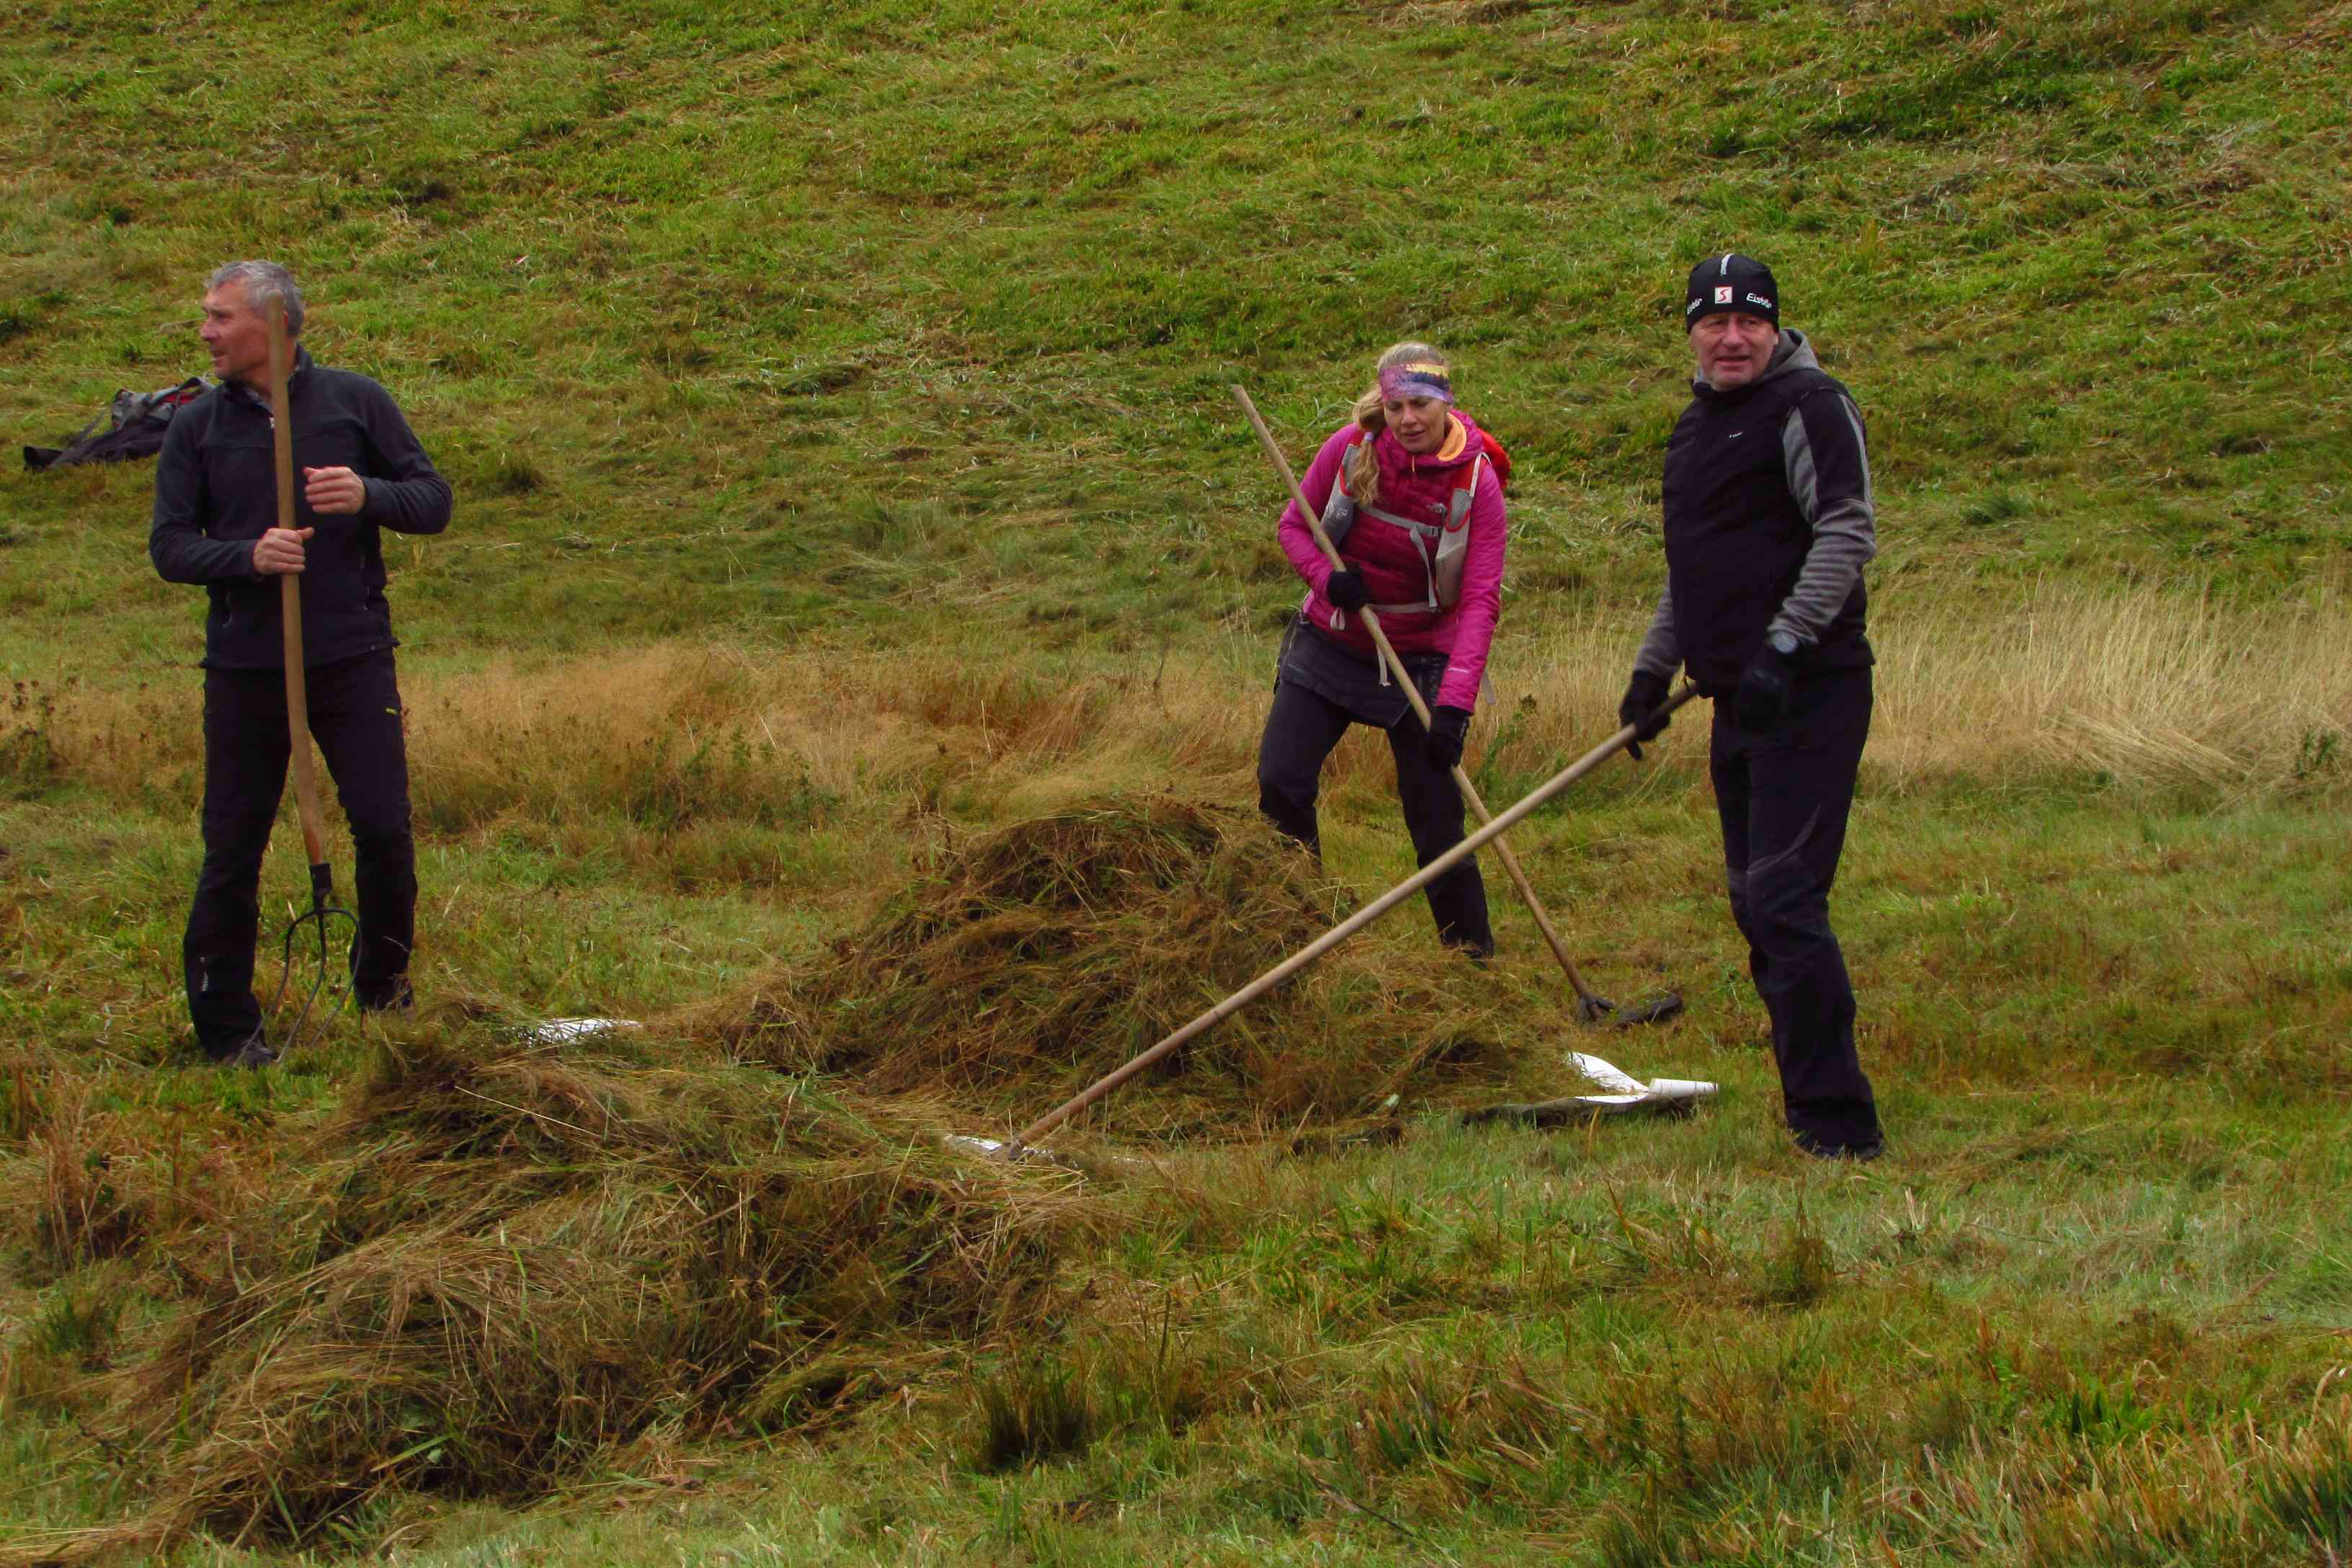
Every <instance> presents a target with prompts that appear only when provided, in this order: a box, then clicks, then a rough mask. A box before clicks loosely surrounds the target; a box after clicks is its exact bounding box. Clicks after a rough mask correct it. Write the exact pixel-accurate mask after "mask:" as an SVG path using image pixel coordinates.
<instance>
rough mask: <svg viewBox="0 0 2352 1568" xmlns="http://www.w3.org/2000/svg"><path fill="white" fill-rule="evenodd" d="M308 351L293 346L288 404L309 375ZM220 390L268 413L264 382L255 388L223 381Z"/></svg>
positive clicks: (298, 345)
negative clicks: (292, 365) (296, 389)
mask: <svg viewBox="0 0 2352 1568" xmlns="http://www.w3.org/2000/svg"><path fill="white" fill-rule="evenodd" d="M308 374H310V350H309V349H306V348H304V347H303V346H302V345H301V344H300V343H296V344H295V345H294V368H293V369H292V370H291V371H289V373H288V374H287V376H286V398H287V401H288V402H289V403H290V402H292V401H293V399H294V390H295V388H297V387H299V386H300V385H301V384H302V382H303V378H304V377H305V376H307V375H308ZM221 390H222V391H223V392H225V393H226V394H227V395H229V396H231V397H234V398H236V400H237V401H238V402H240V403H244V404H248V405H251V406H253V407H255V408H258V409H260V410H261V411H262V412H263V413H264V414H267V413H268V412H269V386H268V383H266V382H265V383H264V384H261V385H259V386H256V385H254V384H252V383H250V382H246V381H224V382H222V383H221Z"/></svg>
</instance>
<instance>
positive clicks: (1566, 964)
mask: <svg viewBox="0 0 2352 1568" xmlns="http://www.w3.org/2000/svg"><path fill="white" fill-rule="evenodd" d="M1233 393H1234V399H1235V400H1236V401H1238V402H1239V403H1240V404H1241V405H1242V412H1243V413H1244V414H1246V415H1248V416H1249V422H1250V428H1252V429H1254V430H1255V431H1256V432H1257V438H1258V440H1259V441H1260V442H1262V443H1263V444H1264V445H1265V455H1266V456H1267V457H1268V458H1271V459H1272V460H1273V462H1274V468H1275V472H1276V473H1278V474H1280V475H1281V476H1282V482H1283V484H1284V485H1285V486H1286V487H1288V489H1289V490H1290V499H1291V500H1292V501H1293V502H1294V503H1295V504H1296V505H1297V508H1298V515H1299V516H1301V517H1303V518H1305V519H1306V520H1307V528H1308V530H1309V531H1312V532H1313V533H1314V535H1315V542H1316V543H1317V544H1318V546H1320V547H1321V549H1322V551H1323V558H1324V559H1325V560H1327V561H1328V562H1330V563H1331V570H1333V571H1334V572H1337V571H1339V570H1341V569H1342V568H1343V567H1344V566H1345V565H1346V563H1345V562H1343V561H1341V560H1340V559H1339V548H1338V547H1337V546H1336V545H1334V544H1333V543H1332V542H1331V536H1330V535H1329V534H1328V533H1326V532H1324V531H1323V520H1322V519H1321V518H1319V517H1318V516H1317V515H1316V514H1315V509H1314V508H1313V507H1311V506H1308V505H1307V496H1306V493H1305V492H1304V491H1302V490H1301V489H1299V488H1298V480H1297V478H1295V477H1294V476H1293V475H1292V473H1291V471H1290V461H1289V459H1288V458H1285V457H1284V456H1283V455H1282V447H1280V446H1279V445H1278V444H1277V443H1276V441H1275V438H1274V432H1273V431H1271V430H1268V429H1267V428H1266V427H1265V420H1264V419H1262V418H1260V417H1258V412H1257V405H1256V404H1255V403H1252V402H1251V401H1250V395H1249V394H1248V393H1247V392H1245V391H1244V390H1243V389H1242V388H1241V387H1239V386H1235V387H1234V389H1233ZM1353 614H1354V615H1355V616H1356V618H1357V619H1359V620H1360V621H1362V622H1363V623H1364V629H1365V630H1366V631H1368V632H1370V634H1371V636H1372V643H1373V646H1375V647H1378V648H1379V649H1380V650H1381V660H1382V661H1383V662H1384V663H1386V664H1387V666H1388V667H1389V674H1390V676H1391V679H1394V680H1395V681H1396V683H1397V687H1398V689H1400V690H1402V692H1403V693H1404V700H1406V701H1407V702H1410V703H1411V704H1412V713H1413V717H1414V718H1416V719H1418V720H1420V721H1421V728H1422V732H1423V734H1427V733H1429V732H1430V731H1431V729H1432V725H1431V723H1430V718H1429V704H1428V703H1426V702H1424V701H1423V700H1422V697H1421V689H1420V688H1419V687H1417V686H1415V685H1414V684H1413V683H1412V676H1410V675H1407V674H1406V673H1405V668H1404V661H1403V660H1402V659H1401V658H1398V657H1397V651H1396V649H1395V648H1394V647H1391V646H1390V645H1389V637H1388V633H1386V632H1384V631H1382V630H1381V618H1380V616H1378V615H1376V614H1374V613H1373V611H1372V609H1371V606H1370V605H1366V606H1365V607H1364V608H1362V609H1360V610H1357V611H1355V612H1353ZM1454 788H1455V789H1456V790H1458V791H1460V792H1461V795H1462V800H1463V803H1464V804H1465V805H1467V806H1469V808H1470V810H1471V812H1472V814H1473V815H1474V816H1476V817H1477V818H1478V820H1479V821H1480V822H1481V823H1487V822H1492V821H1494V820H1495V818H1494V816H1493V814H1491V813H1490V812H1488V811H1487V809H1486V802H1485V801H1483V800H1481V799H1479V798H1478V790H1477V786H1476V785H1475V784H1472V783H1471V782H1470V774H1469V773H1468V772H1467V771H1466V770H1465V768H1464V767H1463V766H1462V764H1461V763H1454ZM1495 858H1496V859H1498V860H1500V861H1501V862H1502V863H1503V869H1504V871H1505V872H1506V873H1507V874H1508V876H1509V877H1510V879H1511V886H1512V887H1514V888H1516V889H1518V893H1519V899H1520V901H1521V902H1523V903H1525V904H1526V905H1527V906H1528V913H1529V914H1531V915H1533V916H1535V918H1536V929H1537V930H1538V931H1541V932H1543V939H1544V942H1545V943H1546V945H1548V946H1549V947H1550V949H1551V955H1552V956H1553V957H1554V958H1556V959H1558V960H1559V967H1560V972H1561V973H1564V974H1566V975H1567V976H1568V983H1569V984H1570V986H1572V987H1574V988H1575V991H1576V1021H1577V1022H1578V1023H1580V1024H1597V1023H1599V1022H1600V1021H1601V1019H1603V1018H1606V1017H1607V1016H1609V1015H1610V1014H1612V1013H1614V1012H1615V1011H1616V1010H1617V1004H1615V1003H1614V1002H1612V1001H1610V1000H1609V999H1608V998H1607V997H1605V996H1601V995H1596V994H1594V992H1593V990H1592V988H1591V986H1589V985H1587V984H1585V983H1584V976H1583V975H1581V974H1580V973H1577V970H1576V960H1574V959H1572V958H1570V957H1569V956H1568V944H1567V943H1566V942H1561V941H1560V940H1559V931H1555V930H1553V929H1552V923H1551V917H1550V916H1549V915H1548V914H1546V913H1545V912H1544V907H1543V903H1542V901H1541V900H1538V898H1537V897H1536V890H1535V889H1534V887H1533V886H1532V885H1530V884H1529V882H1528V874H1527V873H1526V872H1525V871H1523V870H1521V869H1520V868H1519V858H1518V857H1517V855H1514V854H1512V853H1511V847H1510V846H1509V845H1507V844H1506V843H1504V842H1503V841H1502V840H1501V839H1500V838H1497V839H1496V840H1495Z"/></svg>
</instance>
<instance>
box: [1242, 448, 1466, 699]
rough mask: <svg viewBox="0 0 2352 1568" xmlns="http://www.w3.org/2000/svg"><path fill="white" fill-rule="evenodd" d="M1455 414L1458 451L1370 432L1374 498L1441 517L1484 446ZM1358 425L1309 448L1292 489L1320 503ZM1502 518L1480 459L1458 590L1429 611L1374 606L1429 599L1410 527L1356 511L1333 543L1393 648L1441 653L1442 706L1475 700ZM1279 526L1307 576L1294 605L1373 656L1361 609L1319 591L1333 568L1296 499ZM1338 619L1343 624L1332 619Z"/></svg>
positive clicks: (1424, 560) (1389, 506) (1426, 564)
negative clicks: (1303, 598) (1436, 450)
mask: <svg viewBox="0 0 2352 1568" xmlns="http://www.w3.org/2000/svg"><path fill="white" fill-rule="evenodd" d="M1454 420H1455V422H1456V423H1458V424H1460V425H1461V426H1463V434H1464V436H1465V437H1466V439H1465V440H1464V441H1463V442H1462V444H1461V448H1460V455H1459V456H1457V457H1454V458H1416V457H1414V456H1413V455H1412V453H1410V452H1408V451H1406V450H1405V449H1404V448H1403V447H1402V446H1400V445H1398V444H1397V438H1396V437H1394V436H1391V435H1390V434H1389V433H1388V432H1387V431H1385V430H1383V431H1381V434H1380V435H1379V436H1377V437H1374V438H1373V442H1372V454H1373V457H1374V458H1376V459H1377V460H1378V461H1379V463H1380V466H1381V499H1380V503H1379V504H1380V509H1381V510H1382V511H1391V512H1396V513H1398V514H1399V515H1401V516H1405V517H1427V518H1431V519H1433V520H1441V519H1443V518H1444V515H1445V511H1446V508H1447V505H1448V503H1450V502H1451V501H1452V500H1453V499H1454V490H1455V489H1456V488H1458V487H1459V486H1460V484H1461V483H1462V470H1463V469H1464V468H1465V466H1466V465H1467V464H1469V463H1470V462H1472V461H1473V460H1474V459H1475V458H1477V457H1478V455H1479V453H1480V452H1481V451H1482V450H1484V445H1485V444H1484V443H1483V442H1481V441H1480V439H1479V438H1478V428H1477V426H1475V425H1473V424H1471V422H1470V419H1469V416H1466V415H1465V414H1463V413H1462V412H1461V411H1460V410H1458V409H1457V410H1456V411H1455V412H1454ZM1361 434H1362V432H1361V431H1360V429H1359V428H1358V427H1357V426H1355V425H1354V424H1353V423H1352V422H1351V423H1349V424H1346V425H1342V426H1339V429H1337V430H1335V431H1333V432H1332V433H1331V436H1330V438H1329V439H1328V440H1326V441H1325V442H1324V443H1323V449H1322V450H1321V451H1319V452H1318V453H1316V454H1315V461H1314V462H1312V463H1310V464H1308V465H1307V474H1306V477H1305V478H1304V479H1301V480H1300V481H1299V485H1298V488H1299V489H1301V490H1303V491H1305V492H1306V496H1307V504H1308V505H1310V506H1313V507H1315V508H1316V509H1317V510H1318V512H1319V511H1320V510H1322V509H1324V508H1325V507H1326V506H1328V503H1329V501H1330V499H1331V491H1332V489H1333V487H1334V486H1336V485H1338V484H1339V462H1340V459H1341V458H1342V457H1344V456H1345V455H1346V453H1347V450H1348V447H1349V446H1350V445H1351V444H1352V443H1354V441H1355V440H1356V439H1357V437H1359V436H1360V435H1361ZM1448 445H1449V446H1450V445H1452V443H1450V442H1449V443H1448ZM1506 527H1507V523H1506V514H1505V511H1504V508H1503V486H1502V481H1501V480H1499V479H1496V476H1495V469H1494V465H1493V464H1492V463H1487V464H1486V465H1484V466H1482V467H1481V468H1480V470H1479V473H1478V483H1477V488H1476V489H1475V490H1474V491H1473V492H1472V494H1471V500H1470V513H1469V528H1470V542H1469V546H1468V550H1467V552H1466V558H1465V561H1464V563H1463V571H1462V592H1461V596H1460V597H1459V598H1458V599H1456V600H1455V601H1454V605H1452V607H1450V608H1447V609H1442V610H1439V611H1437V612H1435V613H1431V612H1429V611H1427V610H1425V609H1416V610H1410V611H1408V610H1404V609H1396V610H1390V609H1385V608H1381V606H1384V605H1423V604H1425V603H1426V601H1427V599H1428V596H1429V593H1430V558H1429V555H1428V554H1427V553H1426V552H1425V551H1424V549H1423V546H1422V545H1421V544H1420V543H1419V542H1416V541H1415V540H1414V538H1413V536H1412V534H1411V533H1409V532H1407V531H1405V530H1403V529H1401V528H1398V527H1396V526H1394V525H1393V524H1391V523H1386V522H1382V521H1380V520H1379V519H1377V518H1372V517H1368V516H1364V515H1361V514H1359V515H1358V517H1357V519H1356V523H1355V526H1354V527H1353V528H1352V529H1350V530H1349V532H1348V536H1347V538H1346V539H1344V540H1342V541H1341V542H1340V544H1339V558H1340V559H1341V560H1342V561H1345V562H1346V563H1348V564H1349V566H1351V567H1354V568H1355V569H1356V570H1357V571H1358V572H1360V573H1361V574H1363V577H1364V586H1365V588H1366V589H1367V590H1368V591H1369V592H1370V595H1371V599H1372V605H1373V606H1374V607H1375V608H1377V609H1380V610H1381V630H1383V631H1385V632H1387V633H1388V635H1389V641H1390V643H1391V645H1392V646H1394V647H1395V648H1396V650H1397V651H1398V652H1399V653H1443V654H1444V655H1446V656H1447V663H1446V667H1445V679H1444V681H1443V683H1441V684H1440V686H1439V687H1438V690H1437V700H1438V701H1439V702H1441V703H1444V705H1446V706H1447V707H1451V708H1460V709H1463V710H1475V708H1476V707H1477V704H1478V683H1479V681H1480V680H1481V679H1483V678H1484V677H1485V675H1486V650H1487V648H1488V647H1489V646H1491V645H1492V643H1493V642H1494V638H1495V622H1496V618H1497V617H1498V616H1500V615H1501V614H1502V608H1503V596H1502V595H1503V535H1504V532H1505V531H1506ZM1281 534H1282V551H1283V553H1284V554H1286V555H1287V556H1289V557H1290V563H1291V565H1292V566H1294V567H1296V568H1297V572H1298V574H1299V576H1301V577H1303V578H1305V579H1306V581H1307V602H1306V604H1305V605H1303V606H1301V611H1302V613H1303V614H1304V615H1305V616H1307V619H1308V620H1310V621H1312V622H1313V623H1314V624H1315V625H1316V626H1320V627H1321V628H1322V629H1323V630H1325V631H1327V632H1329V633H1330V634H1331V635H1332V636H1333V637H1337V638H1338V639H1339V641H1341V642H1343V643H1345V644H1347V645H1348V646H1349V647H1352V648H1355V649H1357V650H1359V651H1360V652H1361V653H1362V654H1363V655H1364V657H1365V658H1378V657H1379V652H1378V650H1377V649H1376V648H1375V647H1373V645H1372V637H1371V634H1370V632H1368V631H1366V630H1365V629H1364V626H1363V621H1362V618H1361V617H1360V616H1341V615H1340V614H1339V611H1338V610H1337V609H1336V608H1334V607H1333V605H1332V604H1331V602H1330V601H1329V600H1328V599H1326V598H1325V597H1324V596H1323V584H1324V583H1325V582H1326V581H1328V579H1329V577H1330V575H1331V563H1329V562H1328V561H1327V560H1325V559H1324V558H1323V552H1322V551H1321V550H1320V549H1319V548H1318V547H1317V545H1316V543H1315V535H1314V534H1313V533H1312V532H1311V531H1309V530H1308V529H1307V520H1306V519H1305V518H1303V517H1301V516H1299V514H1298V503H1297V502H1296V501H1293V502H1292V503H1291V504H1290V505H1288V506H1286V507H1285V508H1284V509H1283V511H1282V527H1281ZM1338 621H1344V622H1345V625H1335V624H1334V623H1335V622H1338Z"/></svg>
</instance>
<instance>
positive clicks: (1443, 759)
mask: <svg viewBox="0 0 2352 1568" xmlns="http://www.w3.org/2000/svg"><path fill="white" fill-rule="evenodd" d="M1469 738H1470V710H1468V709H1467V708H1451V707H1447V706H1445V705H1444V704H1443V703H1441V704H1439V706H1438V707H1437V708H1436V710H1434V711H1433V712H1432V713H1431V714H1430V716H1429V739H1428V740H1426V741H1424V742H1422V755H1423V756H1425V757H1427V758H1428V759H1429V764H1430V766H1432V767H1433V768H1435V769H1436V770H1437V771H1438V772H1439V773H1452V772H1453V771H1454V768H1455V767H1456V766H1457V765H1458V764H1459V763H1461V761H1462V742H1465V741H1466V740H1468V739H1469Z"/></svg>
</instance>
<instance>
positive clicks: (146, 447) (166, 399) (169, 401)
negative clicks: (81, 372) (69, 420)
mask: <svg viewBox="0 0 2352 1568" xmlns="http://www.w3.org/2000/svg"><path fill="white" fill-rule="evenodd" d="M211 387H212V384H211V383H209V382H207V381H206V380H205V378H204V377H203V376H200V375H192V376H190V377H188V379H187V380H185V381H184V382H182V383H180V384H179V385H177V386H165V387H160V388H158V389H157V390H155V391H153V392H118V393H116V394H115V395H114V402H113V404H112V405H110V407H109V408H108V410H107V414H106V415H103V416H100V417H101V418H104V417H109V416H110V424H109V425H108V426H107V427H106V428H105V429H103V430H100V428H99V427H98V420H96V419H93V420H91V421H90V422H89V424H87V425H85V426H82V427H81V428H80V429H79V430H78V431H76V432H75V433H74V434H73V435H71V436H68V437H66V444H65V445H64V446H62V447H26V448H25V467H26V468H30V469H32V470H34V471H35V472H38V471H40V470H41V469H43V468H67V467H68V466H70V465H72V464H75V463H127V462H129V461H131V459H132V458H152V457H153V456H154V455H155V454H156V453H158V452H160V451H162V450H163V433H164V432H165V431H166V430H168V429H170V428H171V427H172V416H173V415H174V414H177V413H178V412H179V411H180V410H181V409H183V408H185V407H186V406H187V405H189V404H191V403H194V401H195V400H196V399H197V398H199V397H202V396H203V395H205V393H206V392H208V391H210V390H211Z"/></svg>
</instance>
